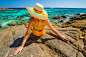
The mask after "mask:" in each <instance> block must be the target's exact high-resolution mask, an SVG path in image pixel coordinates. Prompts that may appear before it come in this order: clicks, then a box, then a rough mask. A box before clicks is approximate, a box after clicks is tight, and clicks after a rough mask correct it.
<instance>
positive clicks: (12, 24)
mask: <svg viewBox="0 0 86 57" xmlns="http://www.w3.org/2000/svg"><path fill="white" fill-rule="evenodd" d="M16 24H17V23H16V22H11V23H8V25H9V26H15V25H16Z"/></svg>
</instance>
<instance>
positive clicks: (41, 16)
mask: <svg viewBox="0 0 86 57" xmlns="http://www.w3.org/2000/svg"><path fill="white" fill-rule="evenodd" d="M26 9H27V11H28V12H29V13H30V15H31V16H33V17H35V18H38V19H41V20H46V19H47V18H48V13H47V12H46V10H43V13H44V14H45V16H43V13H41V14H38V13H36V12H35V11H34V10H33V7H26Z"/></svg>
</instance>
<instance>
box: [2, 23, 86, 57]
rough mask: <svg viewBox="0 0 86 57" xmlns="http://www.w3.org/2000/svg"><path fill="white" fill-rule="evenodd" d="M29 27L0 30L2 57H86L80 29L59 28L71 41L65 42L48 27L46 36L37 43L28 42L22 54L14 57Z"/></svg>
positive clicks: (22, 26) (24, 25)
mask: <svg viewBox="0 0 86 57" xmlns="http://www.w3.org/2000/svg"><path fill="white" fill-rule="evenodd" d="M27 27H28V24H23V25H19V26H14V27H11V28H7V29H4V30H0V57H86V47H85V45H84V44H86V43H85V42H84V41H85V40H84V39H80V38H79V37H80V29H78V28H71V27H68V28H60V27H59V26H57V27H59V28H56V30H58V31H59V33H60V34H61V35H64V36H66V37H68V38H69V41H63V40H62V39H60V38H59V37H58V36H57V35H56V34H55V33H53V32H52V31H51V30H50V29H49V28H48V27H47V26H46V27H45V29H46V34H45V35H43V36H42V37H41V38H40V39H38V40H37V42H34V41H32V40H27V42H26V44H25V46H24V48H23V50H22V52H21V53H20V54H17V55H15V56H14V55H13V52H14V51H15V48H17V47H18V46H20V45H21V43H22V40H23V38H24V36H25V33H26V31H27ZM54 27H56V26H54ZM85 38H86V33H85Z"/></svg>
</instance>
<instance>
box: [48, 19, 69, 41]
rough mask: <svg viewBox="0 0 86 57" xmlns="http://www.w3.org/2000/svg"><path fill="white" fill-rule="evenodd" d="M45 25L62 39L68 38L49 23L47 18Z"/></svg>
mask: <svg viewBox="0 0 86 57" xmlns="http://www.w3.org/2000/svg"><path fill="white" fill-rule="evenodd" d="M47 26H48V27H49V28H50V29H51V30H52V31H53V32H54V33H56V34H57V35H58V36H59V37H60V38H62V39H63V40H68V38H67V37H65V36H62V35H61V34H60V33H59V32H58V31H57V30H56V29H55V28H54V27H53V26H52V25H51V23H50V21H49V20H48V19H47Z"/></svg>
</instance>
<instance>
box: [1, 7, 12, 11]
mask: <svg viewBox="0 0 86 57" xmlns="http://www.w3.org/2000/svg"><path fill="white" fill-rule="evenodd" d="M5 10H13V9H8V8H3V9H0V11H5Z"/></svg>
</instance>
